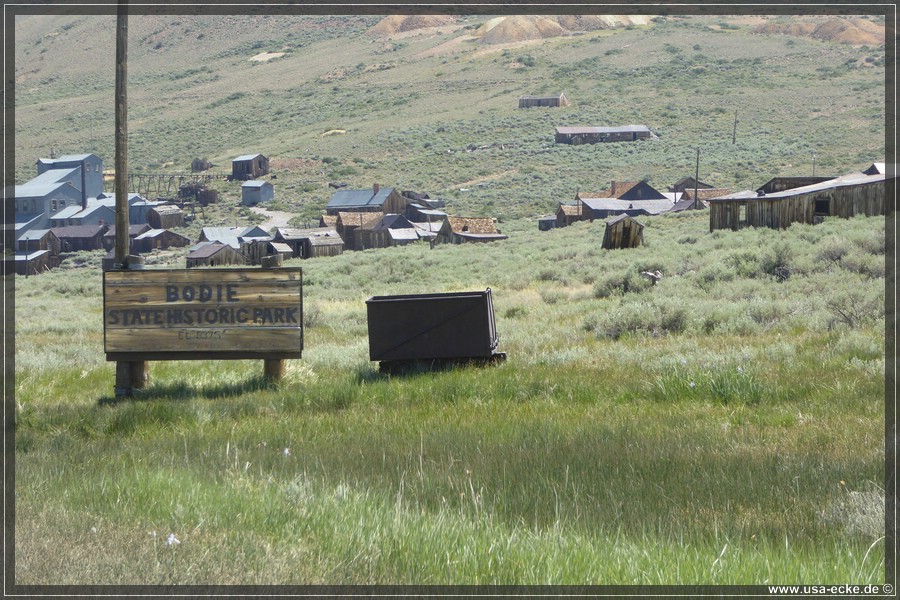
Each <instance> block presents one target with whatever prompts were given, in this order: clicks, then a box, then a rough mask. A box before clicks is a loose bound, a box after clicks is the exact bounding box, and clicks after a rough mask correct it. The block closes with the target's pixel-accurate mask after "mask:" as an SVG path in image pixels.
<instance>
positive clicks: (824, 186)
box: [708, 173, 885, 203]
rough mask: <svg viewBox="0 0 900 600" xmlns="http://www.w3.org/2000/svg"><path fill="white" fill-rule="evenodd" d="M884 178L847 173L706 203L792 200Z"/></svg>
mask: <svg viewBox="0 0 900 600" xmlns="http://www.w3.org/2000/svg"><path fill="white" fill-rule="evenodd" d="M884 178H885V176H884V174H881V173H878V174H875V175H865V174H863V173H848V174H847V175H841V176H840V177H835V178H834V179H829V180H828V181H823V182H820V183H814V184H812V185H804V186H802V187H797V188H792V189H789V190H784V191H783V192H772V193H771V194H766V195H764V196H759V195H758V194H757V193H756V192H754V191H752V190H744V191H741V192H737V193H734V194H729V195H727V196H719V197H718V198H710V199H709V200H708V202H710V203H713V202H715V203H718V202H728V201H731V200H752V199H756V198H758V199H760V200H778V199H781V198H792V197H794V196H801V195H803V194H811V193H814V192H821V191H824V190H829V189H835V188H842V187H852V186H855V185H868V184H870V183H877V182H879V181H884Z"/></svg>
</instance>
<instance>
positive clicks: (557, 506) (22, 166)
mask: <svg viewBox="0 0 900 600" xmlns="http://www.w3.org/2000/svg"><path fill="white" fill-rule="evenodd" d="M378 20H379V17H375V16H357V17H350V18H343V19H341V18H335V17H315V18H307V19H296V20H280V21H279V20H276V19H274V18H273V17H262V16H260V17H247V18H239V17H233V18H226V19H218V20H217V19H213V18H211V17H206V16H197V17H187V16H181V17H160V16H153V17H149V16H148V17H136V16H135V17H134V18H133V19H132V20H131V23H130V36H131V38H130V39H131V40H132V42H131V46H130V60H131V61H132V62H131V64H130V69H129V81H130V84H129V85H130V88H129V101H130V106H129V119H130V138H129V143H130V148H129V160H130V165H131V168H132V169H133V170H134V171H135V172H139V173H140V172H143V173H155V172H159V171H167V172H168V171H175V172H183V171H186V170H188V168H189V164H190V161H191V159H193V158H195V157H208V158H210V159H211V160H212V161H213V162H214V163H216V164H217V165H220V167H219V168H220V169H227V168H228V167H229V165H230V159H231V158H233V157H234V156H237V155H239V154H245V153H248V152H257V151H258V152H262V153H264V154H266V155H267V156H269V157H270V158H272V159H273V160H280V161H283V162H282V163H281V164H283V165H285V166H283V167H280V168H277V169H276V170H275V173H276V174H277V179H276V180H274V183H275V185H276V201H275V204H274V205H273V208H277V209H280V210H286V211H290V212H292V213H293V214H295V215H296V216H295V220H294V222H295V223H296V224H301V223H306V222H307V221H309V220H312V219H317V218H318V215H319V213H320V212H321V210H322V207H323V206H324V205H325V203H326V202H327V199H328V197H329V196H330V192H331V190H330V188H328V186H327V182H328V181H333V180H342V181H347V182H349V183H350V185H351V187H359V188H363V187H369V186H370V185H371V184H372V183H373V182H375V181H377V182H380V183H381V184H382V185H389V186H396V187H398V188H401V189H413V190H418V191H425V192H428V193H429V194H430V195H431V196H432V197H435V198H442V199H445V200H446V202H447V206H448V211H449V212H450V213H451V214H460V215H465V216H495V217H497V218H498V221H499V224H500V228H501V229H502V230H503V232H504V233H505V234H507V235H509V239H508V240H505V241H503V242H501V243H494V244H488V245H480V246H476V247H473V246H466V245H462V246H449V245H445V246H438V247H436V248H435V249H429V247H428V246H427V245H425V244H422V245H413V246H408V247H402V248H392V249H384V250H367V251H363V252H352V253H351V252H348V253H345V254H343V255H341V256H338V257H333V258H323V259H312V260H308V261H299V260H297V261H289V262H288V264H289V265H291V266H302V267H303V269H304V321H305V326H306V328H305V350H304V358H303V359H302V360H295V361H289V364H288V373H287V377H286V378H285V380H284V381H283V382H282V383H281V384H279V385H277V386H271V387H270V386H268V385H266V383H265V382H264V380H263V378H262V364H260V363H259V362H258V361H257V362H253V361H231V362H227V361H223V362H208V361H197V362H158V363H152V364H151V383H150V385H149V386H148V387H147V388H146V389H145V390H143V391H141V392H140V393H139V394H138V396H137V397H136V398H134V399H132V400H121V399H117V398H116V397H115V396H114V394H113V383H114V366H113V364H112V363H107V362H105V360H104V355H103V328H102V315H101V309H102V307H101V303H100V297H101V277H100V268H99V266H100V259H101V257H102V253H99V252H94V253H90V252H87V253H78V254H77V255H75V256H73V257H71V258H69V259H67V260H66V261H65V262H64V263H63V265H62V267H61V268H60V269H57V270H54V271H53V272H50V273H47V274H43V275H40V276H36V277H28V278H21V277H17V278H16V280H15V285H16V294H15V310H16V323H15V326H16V332H15V333H16V348H15V374H16V381H15V397H14V401H15V414H16V436H15V461H16V472H15V474H16V489H15V501H16V514H15V518H16V521H15V525H16V530H15V582H16V583H17V584H22V585H42V584H50V583H54V584H60V583H66V584H115V585H122V584H200V585H215V584H264V585H269V584H598V585H611V584H622V585H641V584H647V585H651V584H665V585H705V584H709V585H714V586H720V585H729V584H767V583H768V584H779V583H807V584H816V583H822V582H852V583H859V584H866V583H881V582H884V581H885V574H884V571H885V558H886V552H887V551H886V549H885V537H884V535H885V531H884V509H885V504H884V489H883V488H884V474H885V441H884V440H885V325H886V324H885V310H884V309H885V281H886V264H887V263H886V255H889V256H890V255H892V246H891V245H890V244H889V241H888V240H887V239H886V232H885V219H884V218H856V219H851V220H840V219H827V220H826V221H825V222H824V223H822V224H819V225H816V226H807V225H794V226H792V227H790V228H789V229H787V230H784V231H774V230H768V229H766V230H757V229H747V230H742V231H739V232H730V231H728V232H713V233H710V232H709V227H708V214H706V213H703V212H699V213H694V214H681V215H668V216H657V217H648V218H644V219H641V221H642V222H643V223H645V230H644V237H645V241H646V244H645V246H643V247H641V248H637V249H632V250H620V251H608V250H602V249H601V248H600V241H601V239H602V235H603V225H602V223H599V222H597V223H579V224H576V225H573V226H571V227H568V228H563V229H558V230H553V231H549V232H539V231H538V230H537V227H536V223H535V220H534V217H536V216H537V215H540V214H544V213H548V212H552V211H553V210H555V208H556V206H557V203H558V202H559V201H561V200H569V199H571V198H573V197H574V194H575V191H576V190H578V189H580V190H582V191H594V190H597V191H599V190H601V189H604V188H606V187H608V185H609V181H611V180H613V179H616V180H635V179H640V178H647V179H649V181H650V183H651V185H654V186H655V187H657V189H660V190H664V189H665V187H666V186H667V185H669V184H671V183H674V182H675V181H676V180H677V179H679V178H681V177H684V176H687V175H693V168H694V162H693V161H694V158H695V151H696V148H697V147H698V146H699V147H701V172H700V178H701V179H702V180H704V181H708V182H709V183H711V184H714V185H716V186H719V187H730V188H732V189H736V190H737V189H744V188H752V189H755V188H756V187H759V186H761V185H762V184H763V183H765V182H766V181H767V180H768V179H770V178H771V177H774V176H776V175H807V174H810V172H811V170H812V161H813V160H814V158H813V157H814V156H815V160H816V165H817V167H816V168H817V169H818V171H817V174H826V173H827V174H833V175H839V174H843V173H846V172H850V171H854V170H859V169H861V168H865V167H866V166H868V165H869V164H871V163H872V162H873V161H881V160H884V153H885V144H884V119H885V113H884V97H885V92H884V78H885V69H884V65H883V58H884V53H885V50H884V47H883V46H881V47H859V46H847V45H841V44H835V43H830V42H825V41H821V40H813V39H809V38H800V37H787V36H759V35H756V34H753V33H751V29H752V26H751V25H749V24H746V23H745V22H744V21H742V20H739V19H730V18H726V17H721V18H719V17H692V18H685V17H668V18H666V19H662V20H660V21H658V22H656V23H654V24H653V25H651V26H648V27H634V28H629V29H622V30H614V31H613V30H610V31H604V32H596V33H591V34H586V35H583V36H573V37H567V38H557V39H552V40H547V41H545V42H543V43H541V44H533V43H532V44H525V45H517V46H509V47H502V48H485V47H483V46H479V45H477V44H475V43H468V42H467V43H461V44H457V46H455V47H456V48H457V51H454V52H448V53H435V52H434V49H435V48H438V47H444V48H446V47H448V46H447V44H450V45H452V41H453V38H454V36H455V35H458V34H459V33H460V31H467V30H468V29H466V28H473V27H475V26H477V25H478V24H479V23H480V22H482V21H483V20H484V19H483V18H476V17H468V18H466V19H464V20H463V21H462V22H461V23H460V26H461V27H462V29H461V30H458V31H456V32H455V33H454V32H442V33H432V34H428V35H410V36H403V37H399V36H398V37H395V38H392V39H383V38H372V37H370V36H368V35H367V34H366V33H365V32H366V31H367V30H368V28H369V27H371V26H372V25H374V24H375V23H377V22H378ZM113 23H114V18H112V17H84V16H82V17H71V16H70V17H62V16H60V17H29V18H28V19H25V20H24V21H21V22H17V24H16V33H17V38H16V77H17V85H16V156H15V160H16V173H17V182H19V183H21V182H24V181H25V180H27V179H28V178H30V177H33V176H34V162H35V161H36V160H37V159H38V158H40V157H46V156H48V155H49V150H50V148H55V149H56V150H57V151H58V152H60V153H76V152H84V151H86V150H89V149H93V150H94V151H95V152H97V153H98V154H99V155H101V156H103V157H104V159H105V160H106V161H107V166H108V167H111V166H112V159H113V114H112V110H113V104H112V90H113V72H114V70H113V57H114V39H113V35H114V34H113V31H114V27H113ZM442 45H443V46H442ZM264 51H269V52H276V51H285V52H286V55H285V56H284V57H282V58H278V59H275V60H272V61H270V62H266V63H255V62H251V61H250V60H248V59H249V58H250V57H252V56H254V55H256V54H258V53H260V52H264ZM88 53H90V55H91V56H94V55H96V60H93V59H92V60H84V61H82V60H76V61H71V60H70V57H71V56H76V55H77V56H81V55H87V54H88ZM560 91H564V92H565V93H566V95H567V96H568V97H569V98H570V99H572V100H573V102H574V105H573V106H572V107H569V108H566V109H561V110H559V111H554V110H543V109H535V110H518V109H517V108H516V106H517V99H518V96H520V95H522V94H533V93H545V92H546V93H558V92H560ZM736 105H737V106H738V109H737V110H738V115H737V116H738V119H739V125H738V134H737V139H736V142H735V143H734V144H733V143H732V139H731V133H732V126H733V122H734V117H735V114H734V107H735V106H736ZM626 123H644V124H647V125H648V126H649V127H650V128H651V129H652V130H653V131H654V132H656V133H657V134H658V136H659V139H658V140H654V141H652V142H646V143H635V144H608V145H602V144H600V145H596V146H581V147H572V146H566V145H556V144H554V143H553V129H554V127H556V126H558V125H589V124H590V125H614V124H626ZM337 129H340V130H344V131H345V132H346V133H344V134H332V135H323V134H324V133H326V132H329V131H332V130H337ZM213 185H214V187H215V188H216V189H218V190H219V192H220V198H221V199H222V200H221V202H220V203H219V204H217V205H214V206H210V207H208V208H207V209H206V213H205V214H204V215H202V216H199V217H198V218H197V220H196V221H195V222H194V223H193V224H191V225H190V226H189V227H187V228H185V229H184V230H183V231H181V232H182V233H184V234H186V235H190V236H192V237H193V238H196V237H197V233H198V231H199V227H200V226H202V225H238V224H245V223H250V222H253V221H254V220H256V219H259V218H260V217H257V216H254V215H252V214H251V213H249V211H247V210H246V209H240V208H238V207H237V204H238V202H239V195H240V191H239V185H238V184H236V183H231V182H225V181H216V182H214V184H213ZM463 190H466V191H463ZM887 237H889V236H887ZM183 254H184V252H183V251H176V252H172V253H161V254H159V255H154V256H151V257H149V258H148V261H147V262H148V266H150V267H154V266H177V267H180V266H182V265H183V264H184V263H183ZM657 269H659V270H660V271H662V273H663V278H662V280H661V281H660V282H659V283H658V284H656V285H650V283H649V281H648V280H647V279H645V278H642V277H641V276H640V275H639V273H640V272H641V271H644V270H657ZM486 287H490V288H491V289H492V290H493V297H494V304H495V310H496V317H497V329H498V331H499V333H500V350H502V351H504V352H507V353H508V355H509V359H508V360H507V361H506V362H505V363H503V364H501V365H498V366H495V367H489V368H464V369H456V370H449V371H441V372H435V373H416V374H411V375H409V376H404V377H388V376H385V375H382V374H380V373H379V372H378V371H377V365H375V364H374V363H372V362H370V361H369V360H368V342H367V327H366V310H365V300H366V298H368V297H370V296H373V295H380V294H396V293H421V292H437V291H460V290H483V289H485V288H486ZM176 540H177V542H176Z"/></svg>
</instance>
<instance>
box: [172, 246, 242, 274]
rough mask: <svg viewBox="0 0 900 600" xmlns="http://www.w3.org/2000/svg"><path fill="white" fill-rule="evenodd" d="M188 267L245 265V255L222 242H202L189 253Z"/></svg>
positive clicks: (187, 258) (186, 260)
mask: <svg viewBox="0 0 900 600" xmlns="http://www.w3.org/2000/svg"><path fill="white" fill-rule="evenodd" d="M185 262H186V265H185V266H186V267H187V268H188V269H192V268H195V267H218V266H222V265H245V264H247V259H246V258H244V255H243V254H241V253H240V252H238V251H237V250H235V249H234V248H232V247H231V246H229V245H228V244H223V243H221V242H207V243H200V244H197V246H195V247H194V249H193V250H191V252H190V253H189V254H188V255H187V257H186V259H185Z"/></svg>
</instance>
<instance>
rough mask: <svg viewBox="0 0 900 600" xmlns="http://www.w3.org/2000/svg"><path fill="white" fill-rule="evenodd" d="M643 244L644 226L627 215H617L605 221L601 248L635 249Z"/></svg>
mask: <svg viewBox="0 0 900 600" xmlns="http://www.w3.org/2000/svg"><path fill="white" fill-rule="evenodd" d="M643 243H644V225H643V224H642V223H639V222H638V221H636V220H634V219H633V218H631V217H630V216H628V215H624V214H622V215H618V216H616V217H613V218H611V219H609V220H607V221H606V229H605V230H604V232H603V245H602V247H603V248H606V249H607V250H615V249H619V248H637V247H638V246H640V245H641V244H643Z"/></svg>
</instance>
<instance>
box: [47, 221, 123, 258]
mask: <svg viewBox="0 0 900 600" xmlns="http://www.w3.org/2000/svg"><path fill="white" fill-rule="evenodd" d="M107 229H109V228H108V227H107V226H106V225H71V226H68V227H54V228H53V229H52V231H53V234H54V235H56V237H57V238H59V243H60V251H61V252H78V251H81V250H98V249H101V248H103V234H105V233H106V231H107Z"/></svg>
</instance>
